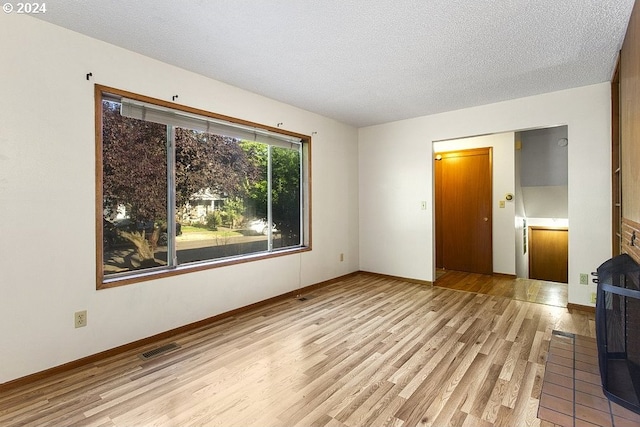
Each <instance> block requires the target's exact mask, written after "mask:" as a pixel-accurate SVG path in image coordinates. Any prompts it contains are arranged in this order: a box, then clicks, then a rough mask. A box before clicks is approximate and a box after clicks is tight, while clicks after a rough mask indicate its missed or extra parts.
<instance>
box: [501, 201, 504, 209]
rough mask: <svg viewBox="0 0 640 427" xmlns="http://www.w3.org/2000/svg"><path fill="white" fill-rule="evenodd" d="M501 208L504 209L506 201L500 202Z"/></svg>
mask: <svg viewBox="0 0 640 427" xmlns="http://www.w3.org/2000/svg"><path fill="white" fill-rule="evenodd" d="M500 207H501V208H504V200H500Z"/></svg>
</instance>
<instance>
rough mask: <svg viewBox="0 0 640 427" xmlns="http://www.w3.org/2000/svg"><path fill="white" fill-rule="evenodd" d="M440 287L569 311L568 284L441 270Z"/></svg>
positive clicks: (438, 283)
mask: <svg viewBox="0 0 640 427" xmlns="http://www.w3.org/2000/svg"><path fill="white" fill-rule="evenodd" d="M436 276H437V279H436V282H435V285H436V286H439V287H443V288H448V289H456V290H461V291H468V292H478V293H481V294H487V295H494V296H500V297H506V298H511V299H515V300H519V301H528V302H536V303H538V304H547V305H555V306H557V307H566V306H567V300H568V293H567V284H566V283H557V282H547V281H544V280H532V279H522V278H517V279H510V278H509V277H507V276H498V275H496V276H485V275H481V274H474V273H465V272H460V271H451V270H438V271H437V274H436Z"/></svg>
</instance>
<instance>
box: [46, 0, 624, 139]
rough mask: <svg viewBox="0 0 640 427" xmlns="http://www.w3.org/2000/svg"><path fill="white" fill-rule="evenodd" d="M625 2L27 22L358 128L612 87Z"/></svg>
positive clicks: (115, 7)
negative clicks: (550, 94)
mask: <svg viewBox="0 0 640 427" xmlns="http://www.w3.org/2000/svg"><path fill="white" fill-rule="evenodd" d="M633 2H634V0H315V1H312V0H269V1H267V0H189V1H187V0H137V1H133V0H132V1H122V0H55V1H52V2H48V3H47V11H46V13H45V14H43V15H39V16H38V17H39V18H40V19H43V20H46V21H49V22H52V23H54V24H57V25H60V26H62V27H66V28H69V29H71V30H74V31H77V32H80V33H83V34H86V35H88V36H91V37H94V38H97V39H100V40H103V41H106V42H108V43H111V44H114V45H117V46H121V47H123V48H126V49H129V50H132V51H134V52H138V53H141V54H143V55H146V56H149V57H152V58H155V59H158V60H160V61H163V62H166V63H169V64H173V65H176V66H179V67H181V68H184V69H187V70H190V71H194V72H196V73H199V74H202V75H204V76H208V77H211V78H213V79H216V80H220V81H222V82H225V83H228V84H231V85H233V86H237V87H240V88H243V89H246V90H249V91H251V92H255V93H258V94H261V95H264V96H267V97H269V98H272V99H276V100H279V101H283V102H286V103H288V104H291V105H294V106H297V107H299V108H303V109H305V110H309V111H313V112H316V113H319V114H322V115H324V116H327V117H332V118H334V119H336V120H339V121H341V122H344V123H348V124H351V125H353V126H357V127H361V126H367V125H372V124H379V123H385V122H390V121H395V120H400V119H405V118H411V117H418V116H423V115H429V114H434V113H439V112H444V111H451V110H456V109H460V108H465V107H471V106H476V105H483V104H488V103H492V102H498V101H503V100H508V99H514V98H520V97H524V96H529V95H536V94H540V93H545V92H552V91H556V90H562V89H567V88H572V87H579V86H585V85H589V84H595V83H600V82H605V81H609V80H611V76H612V72H613V69H614V66H615V61H616V57H617V53H618V51H619V49H620V47H621V46H622V42H623V39H624V34H625V32H626V28H627V24H628V21H629V16H630V14H631V10H632V7H633Z"/></svg>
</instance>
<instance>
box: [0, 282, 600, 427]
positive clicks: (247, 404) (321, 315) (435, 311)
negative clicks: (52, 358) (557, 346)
mask: <svg viewBox="0 0 640 427" xmlns="http://www.w3.org/2000/svg"><path fill="white" fill-rule="evenodd" d="M489 277H490V276H489ZM487 280H489V279H487ZM305 296H306V297H307V300H305V301H299V300H297V299H287V300H282V301H279V302H275V303H273V304H270V305H267V306H263V307H261V308H257V309H255V310H253V311H251V312H248V313H244V314H242V315H238V316H235V317H230V318H226V319H224V320H222V321H219V322H217V323H215V324H213V325H210V326H207V327H202V328H200V329H197V330H194V331H192V332H190V333H185V334H182V335H179V336H176V337H174V338H173V340H172V341H173V342H175V343H177V344H179V345H180V346H181V347H180V348H179V349H177V350H174V351H172V352H170V353H167V354H163V355H160V356H157V357H155V358H153V359H150V360H146V361H145V360H142V359H141V358H139V357H138V356H139V354H140V353H142V352H145V351H148V350H150V349H152V348H153V347H151V348H149V347H145V348H140V349H139V350H136V351H130V352H126V353H122V354H119V355H117V356H113V357H110V358H107V359H105V360H102V361H100V362H99V363H93V364H90V365H87V366H84V367H82V368H78V369H75V370H73V371H69V372H67V373H65V374H60V375H56V376H52V377H49V378H46V379H43V380H39V381H36V382H34V383H32V384H29V385H28V386H21V387H16V388H14V389H9V390H6V391H4V392H2V393H1V394H0V425H2V426H17V425H20V426H43V425H51V426H59V425H91V426H131V425H159V426H163V425H167V426H178V425H179V426H188V425H207V426H295V425H300V426H333V427H340V426H385V425H388V426H403V427H404V426H416V425H425V426H445V425H453V426H481V427H482V426H516V425H517V426H539V425H540V420H539V419H538V418H536V414H537V410H538V399H539V397H540V392H541V384H542V378H543V375H544V366H545V362H546V358H547V352H548V348H549V341H550V339H551V332H552V331H553V330H554V329H555V330H561V331H566V332H571V333H575V334H579V335H584V336H594V324H593V315H592V314H588V313H582V312H579V311H574V312H573V313H570V312H569V311H568V310H567V309H565V308H561V307H553V306H547V305H542V304H534V303H529V302H524V301H518V300H514V299H511V298H505V297H500V296H492V295H485V294H480V293H470V292H462V291H456V290H451V289H444V288H440V287H432V286H429V285H420V284H415V283H409V282H406V281H402V280H397V279H392V278H388V277H379V276H375V275H370V274H366V273H361V274H358V275H356V276H351V277H349V278H346V279H344V280H342V281H339V282H337V283H334V284H332V285H329V286H326V287H324V288H321V289H317V290H315V291H314V292H313V293H312V294H310V295H305ZM167 342H168V341H167ZM167 342H158V343H157V347H159V346H161V345H164V344H167Z"/></svg>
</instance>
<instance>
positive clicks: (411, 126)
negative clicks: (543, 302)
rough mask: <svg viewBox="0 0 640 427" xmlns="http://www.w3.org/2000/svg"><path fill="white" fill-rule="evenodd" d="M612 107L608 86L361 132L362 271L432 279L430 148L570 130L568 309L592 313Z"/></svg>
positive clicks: (607, 189)
mask: <svg viewBox="0 0 640 427" xmlns="http://www.w3.org/2000/svg"><path fill="white" fill-rule="evenodd" d="M610 105H611V102H610V88H609V84H608V83H602V84H598V85H592V86H587V87H581V88H576V89H570V90H565V91H559V92H553V93H548V94H544V95H538V96H532V97H527V98H521V99H515V100H511V101H505V102H500V103H496V104H490V105H484V106H480V107H475V108H468V109H464V110H458V111H452V112H448V113H442V114H436V115H431V116H424V117H418V118H415V119H410V120H403V121H398V122H393V123H388V124H384V125H379V126H370V127H366V128H362V129H359V147H360V148H359V158H360V161H359V165H360V166H359V174H360V179H359V181H360V224H359V226H360V269H361V270H368V271H374V272H379V273H384V274H390V275H397V276H404V277H409V278H413V279H420V280H433V279H434V273H435V270H434V233H433V178H432V177H433V171H432V161H431V155H432V143H433V141H440V140H446V139H455V138H462V137H467V136H474V135H487V134H493V133H502V132H511V131H517V130H523V129H533V128H540V127H550V126H557V125H567V126H568V131H569V141H570V144H569V148H568V149H569V164H568V170H569V176H568V180H569V223H570V224H571V232H570V233H569V302H570V303H574V304H581V305H591V302H590V301H591V299H590V294H591V292H593V291H595V287H594V285H587V286H584V285H579V284H578V283H579V277H580V276H579V275H580V273H585V272H586V273H588V272H590V271H593V269H594V268H596V267H597V266H598V265H600V264H601V263H602V262H603V261H604V260H606V259H608V258H609V257H610V256H611V209H610V204H611V179H610V164H611V161H610V159H611V111H610V110H611V107H610ZM420 200H427V201H428V209H427V210H421V209H420ZM376 230H380V231H379V232H375V231H376Z"/></svg>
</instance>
